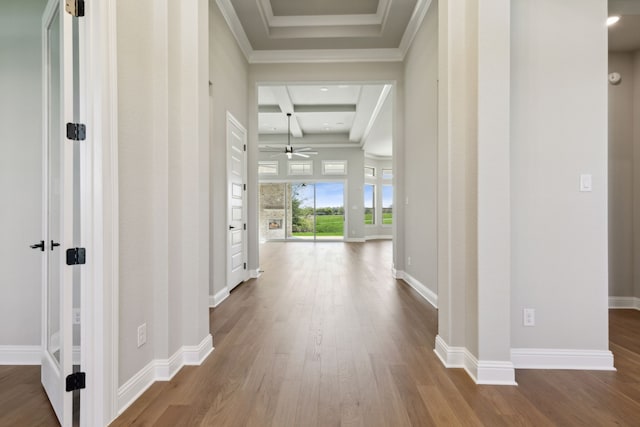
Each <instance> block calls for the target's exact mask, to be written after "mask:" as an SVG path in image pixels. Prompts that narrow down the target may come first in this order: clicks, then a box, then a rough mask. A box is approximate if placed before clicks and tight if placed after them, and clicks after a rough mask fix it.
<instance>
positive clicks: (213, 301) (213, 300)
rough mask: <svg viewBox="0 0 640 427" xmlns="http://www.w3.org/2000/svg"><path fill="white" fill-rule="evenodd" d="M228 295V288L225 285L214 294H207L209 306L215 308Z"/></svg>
mask: <svg viewBox="0 0 640 427" xmlns="http://www.w3.org/2000/svg"><path fill="white" fill-rule="evenodd" d="M229 295H230V293H229V288H228V287H227V286H225V287H224V288H222V289H221V290H219V291H218V292H216V294H215V295H209V307H213V308H215V307H217V306H219V305H220V304H222V301H224V300H226V299H227V298H229Z"/></svg>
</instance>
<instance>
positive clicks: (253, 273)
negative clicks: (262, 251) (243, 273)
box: [249, 267, 262, 279]
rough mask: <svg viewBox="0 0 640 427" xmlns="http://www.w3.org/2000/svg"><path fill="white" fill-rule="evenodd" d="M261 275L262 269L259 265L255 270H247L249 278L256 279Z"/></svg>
mask: <svg viewBox="0 0 640 427" xmlns="http://www.w3.org/2000/svg"><path fill="white" fill-rule="evenodd" d="M261 275H262V270H260V267H258V268H256V269H255V270H249V278H250V279H257V278H259V277H260V276H261Z"/></svg>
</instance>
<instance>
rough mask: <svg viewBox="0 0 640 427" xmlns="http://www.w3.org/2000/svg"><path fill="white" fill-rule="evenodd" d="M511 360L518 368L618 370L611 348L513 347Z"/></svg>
mask: <svg viewBox="0 0 640 427" xmlns="http://www.w3.org/2000/svg"><path fill="white" fill-rule="evenodd" d="M511 360H512V361H513V365H514V366H515V367H516V369H580V370H590V371H615V370H616V369H615V367H614V366H613V354H612V353H611V352H610V351H609V350H567V349H549V348H512V349H511Z"/></svg>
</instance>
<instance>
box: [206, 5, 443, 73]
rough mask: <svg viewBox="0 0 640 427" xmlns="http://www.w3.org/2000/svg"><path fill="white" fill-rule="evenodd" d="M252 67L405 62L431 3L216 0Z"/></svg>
mask: <svg viewBox="0 0 640 427" xmlns="http://www.w3.org/2000/svg"><path fill="white" fill-rule="evenodd" d="M216 2H217V4H218V6H219V7H220V10H221V11H222V14H223V15H224V17H225V19H226V21H227V23H228V24H229V27H230V28H231V30H232V32H233V33H234V36H235V37H236V40H238V43H239V45H240V47H241V49H242V50H243V52H244V54H245V56H246V57H247V60H248V61H249V62H251V63H260V62H285V61H286V62H290V61H296V62H321V61H341V60H342V61H356V60H357V61H363V60H376V61H381V60H382V61H384V60H387V61H401V60H402V59H403V58H404V55H405V54H406V51H407V49H408V48H409V45H410V44H411V41H412V40H413V37H414V36H415V33H416V31H417V29H418V27H419V25H420V22H421V21H422V19H423V18H424V15H425V13H426V11H427V9H428V8H429V5H430V4H431V0H304V1H301V0H216Z"/></svg>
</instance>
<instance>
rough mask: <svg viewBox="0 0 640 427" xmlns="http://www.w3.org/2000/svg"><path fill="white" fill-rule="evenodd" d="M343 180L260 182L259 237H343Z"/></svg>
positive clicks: (285, 238) (291, 238) (282, 238)
mask: <svg viewBox="0 0 640 427" xmlns="http://www.w3.org/2000/svg"><path fill="white" fill-rule="evenodd" d="M344 223H345V210H344V183H343V182H291V183H261V184H260V240H262V241H267V240H343V239H344V228H345V227H344Z"/></svg>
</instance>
